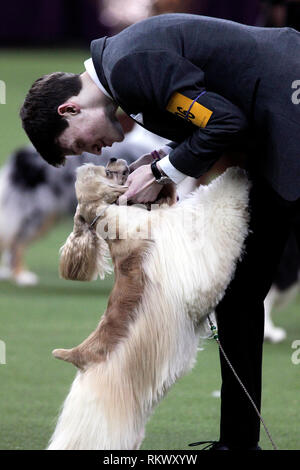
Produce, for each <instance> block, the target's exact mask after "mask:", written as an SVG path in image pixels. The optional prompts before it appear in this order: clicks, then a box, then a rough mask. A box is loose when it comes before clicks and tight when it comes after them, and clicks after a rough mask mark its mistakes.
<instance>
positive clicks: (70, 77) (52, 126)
mask: <svg viewBox="0 0 300 470" xmlns="http://www.w3.org/2000/svg"><path fill="white" fill-rule="evenodd" d="M81 87H82V83H81V80H80V76H79V75H77V74H74V73H65V72H54V73H51V74H49V75H44V76H43V77H41V78H39V79H38V80H36V81H35V82H34V83H33V85H32V87H31V88H30V90H29V92H28V93H27V96H26V98H25V101H24V104H23V106H22V108H21V111H20V117H21V119H22V124H23V128H24V130H25V132H26V134H27V135H28V137H29V139H30V140H31V142H32V143H33V145H34V146H35V148H36V150H37V151H38V152H39V153H40V155H41V156H42V157H43V158H44V160H46V162H48V163H50V165H53V166H59V165H63V164H64V162H65V153H64V149H62V148H61V147H60V146H59V144H58V143H57V138H58V137H59V135H60V134H61V133H62V132H63V131H64V130H65V129H66V128H67V127H68V125H69V124H68V122H67V120H66V119H65V118H64V117H62V116H60V115H59V114H58V112H57V108H58V107H59V105H61V104H63V103H64V102H65V101H66V100H68V99H69V98H71V96H75V95H78V94H79V92H80V90H81Z"/></svg>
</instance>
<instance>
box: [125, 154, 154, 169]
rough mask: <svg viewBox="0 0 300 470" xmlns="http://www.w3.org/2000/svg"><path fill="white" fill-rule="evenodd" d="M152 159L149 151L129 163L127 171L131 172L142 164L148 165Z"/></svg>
mask: <svg viewBox="0 0 300 470" xmlns="http://www.w3.org/2000/svg"><path fill="white" fill-rule="evenodd" d="M153 160H154V158H153V156H152V155H151V153H146V154H145V155H142V156H141V157H140V158H138V159H137V160H135V162H132V163H131V164H130V165H129V173H133V172H134V171H135V170H136V169H137V168H139V167H140V166H143V165H150V163H152V162H153Z"/></svg>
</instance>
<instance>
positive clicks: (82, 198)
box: [75, 163, 127, 204]
mask: <svg viewBox="0 0 300 470" xmlns="http://www.w3.org/2000/svg"><path fill="white" fill-rule="evenodd" d="M75 190H76V196H77V199H78V201H79V202H84V203H87V202H92V201H98V200H101V201H102V202H103V203H107V204H112V203H113V202H115V201H116V200H117V199H118V197H119V196H121V195H122V194H123V193H124V192H125V191H126V190H127V187H126V186H122V185H119V184H116V183H114V182H113V181H112V180H111V179H109V178H107V176H106V173H105V168H104V167H101V166H96V165H93V164H91V163H89V164H86V165H83V166H81V167H79V168H78V169H77V178H76V182H75Z"/></svg>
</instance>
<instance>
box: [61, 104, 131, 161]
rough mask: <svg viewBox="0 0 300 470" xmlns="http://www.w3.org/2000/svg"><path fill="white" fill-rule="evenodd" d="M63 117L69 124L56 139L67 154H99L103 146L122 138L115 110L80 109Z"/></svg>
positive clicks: (119, 140)
mask: <svg viewBox="0 0 300 470" xmlns="http://www.w3.org/2000/svg"><path fill="white" fill-rule="evenodd" d="M65 119H67V121H68V124H69V126H68V127H67V128H66V129H65V130H64V131H63V132H62V133H61V134H60V136H59V137H58V139H57V140H58V143H59V145H60V146H61V147H62V148H63V149H65V153H66V154H67V155H81V154H82V153H83V152H89V153H93V154H96V155H100V154H101V150H102V148H103V147H110V146H111V145H112V144H113V143H114V142H121V141H122V140H123V139H124V133H123V130H122V127H121V125H120V123H119V121H118V120H117V118H116V116H115V110H112V111H109V110H107V109H106V108H92V109H83V110H82V109H81V110H79V112H77V113H73V114H72V113H70V114H68V115H66V116H65Z"/></svg>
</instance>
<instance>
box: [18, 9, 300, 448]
mask: <svg viewBox="0 0 300 470" xmlns="http://www.w3.org/2000/svg"><path fill="white" fill-rule="evenodd" d="M298 46H300V35H299V34H298V33H297V32H296V31H294V30H290V29H276V30H275V29H274V30H272V29H264V28H255V27H249V26H244V25H239V24H237V23H233V22H230V21H224V20H217V19H213V18H207V17H201V16H194V15H184V14H173V15H172V14H171V15H161V16H158V17H152V18H149V19H147V20H145V21H143V22H140V23H137V24H135V25H133V26H131V27H129V28H127V29H125V30H124V31H122V32H121V33H119V34H118V35H116V36H113V37H111V38H106V37H105V38H101V39H98V40H96V41H93V42H92V44H91V53H92V58H91V59H89V60H88V61H86V63H85V66H86V72H84V73H83V74H81V75H80V76H78V75H72V74H63V73H56V74H52V75H50V76H46V77H43V78H41V79H39V80H38V81H37V82H35V84H34V85H33V86H32V88H31V90H30V91H29V93H28V95H27V97H26V100H25V103H24V105H23V108H22V110H21V117H22V120H23V126H24V128H25V130H26V132H27V134H28V136H29V137H30V139H31V140H32V142H33V144H34V145H35V146H36V148H37V150H38V151H39V152H40V153H41V155H42V156H43V157H44V158H45V159H46V160H47V161H48V162H49V163H51V164H53V165H59V164H61V163H63V161H64V158H65V156H66V155H68V154H76V153H81V152H82V151H89V152H93V153H96V154H100V153H101V148H102V147H103V146H105V145H111V144H112V143H113V142H114V141H118V140H121V139H122V137H123V136H122V131H121V129H120V127H119V125H118V123H117V121H116V118H115V112H116V109H117V106H118V105H119V106H121V107H122V108H123V110H124V111H125V112H126V113H127V114H128V115H130V116H132V117H133V119H135V120H136V121H137V122H139V124H141V125H143V126H144V127H145V128H147V129H148V130H150V131H152V132H154V133H156V134H158V135H161V136H162V137H165V138H167V139H170V140H172V143H170V145H169V146H167V147H165V148H164V149H160V152H159V154H160V156H162V155H164V157H163V158H161V159H160V160H158V159H155V161H153V157H152V155H146V156H144V157H143V158H142V159H140V161H139V162H138V163H137V164H136V166H135V167H137V168H136V170H135V171H133V172H132V173H131V175H130V176H129V179H128V184H129V188H128V190H127V192H126V193H125V195H124V196H125V197H127V198H128V200H131V201H132V202H151V201H154V200H155V199H156V198H157V195H158V194H159V192H160V190H161V188H162V183H164V182H168V181H170V179H171V180H172V181H174V182H175V183H179V182H180V181H182V180H183V179H184V178H185V176H186V175H190V176H193V177H199V176H200V175H202V174H203V173H205V172H206V171H207V170H209V168H211V166H212V165H213V164H214V163H215V162H216V161H217V160H218V158H219V157H220V156H221V154H222V153H224V151H226V150H228V149H232V148H241V146H242V148H243V149H244V151H246V152H247V153H248V155H249V158H248V161H249V163H248V169H249V174H250V176H251V178H252V181H253V189H252V193H251V201H250V204H251V223H250V228H251V232H250V235H249V237H248V239H247V243H246V253H245V255H244V257H243V260H242V261H241V262H240V263H239V265H238V267H237V271H236V275H235V279H234V280H233V281H232V283H231V285H230V287H229V288H228V290H227V293H226V295H225V297H224V299H223V300H222V301H221V303H220V304H219V306H218V309H217V318H218V325H219V336H220V340H221V342H222V344H223V347H224V349H225V351H226V353H227V355H228V357H229V359H230V360H231V362H232V364H233V366H234V367H235V369H236V371H237V373H238V374H239V376H240V378H241V380H242V381H243V383H244V385H245V386H246V388H247V389H248V391H249V393H250V394H251V396H252V398H253V400H254V402H255V403H256V406H257V408H258V409H259V408H260V400H261V363H262V343H263V323H264V319H263V312H264V311H263V300H264V298H265V296H266V294H267V292H268V289H269V287H270V285H271V283H272V279H273V274H274V271H275V269H276V265H277V263H278V260H279V258H280V255H281V252H282V250H283V246H284V244H285V241H286V239H287V236H288V233H289V232H290V231H291V230H292V228H293V222H294V217H295V215H296V213H297V212H299V198H300V184H299V182H300V158H299V154H298V135H300V132H299V131H300V110H299V107H297V106H296V105H295V104H293V101H295V100H292V92H293V91H295V90H293V89H292V85H293V83H294V80H296V79H297V78H300V61H299V58H298V54H297V53H296V51H297V50H298ZM154 155H155V156H157V153H154ZM150 162H152V163H150ZM299 238H300V237H299V234H298V240H299ZM241 327H242V328H241ZM241 329H242V331H243V334H242V335H241V334H240V330H241ZM221 371H222V380H223V383H222V393H221V429H220V440H219V441H218V442H215V443H214V444H213V447H212V448H213V450H238V449H244V450H245V449H247V450H248V449H250V450H256V449H259V446H258V442H259V428H260V422H259V418H258V416H257V414H256V413H255V411H254V409H253V407H252V406H251V404H250V402H249V400H248V398H247V397H246V395H245V394H244V392H243V390H242V389H241V387H240V385H239V384H238V383H237V381H236V379H235V377H234V376H233V374H232V371H231V370H230V369H229V367H228V365H227V364H226V362H225V361H224V359H223V358H222V357H221Z"/></svg>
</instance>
